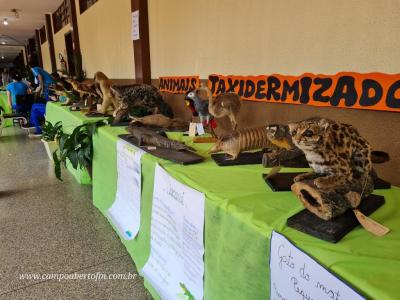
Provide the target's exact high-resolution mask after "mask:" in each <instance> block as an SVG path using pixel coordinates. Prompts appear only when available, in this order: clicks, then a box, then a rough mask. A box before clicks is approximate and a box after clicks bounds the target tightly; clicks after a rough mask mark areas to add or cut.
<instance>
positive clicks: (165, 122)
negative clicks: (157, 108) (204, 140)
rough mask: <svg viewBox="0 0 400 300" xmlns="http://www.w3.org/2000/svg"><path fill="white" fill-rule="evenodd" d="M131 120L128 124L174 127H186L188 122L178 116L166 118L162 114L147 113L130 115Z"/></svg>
mask: <svg viewBox="0 0 400 300" xmlns="http://www.w3.org/2000/svg"><path fill="white" fill-rule="evenodd" d="M131 119H132V121H131V122H130V124H142V125H145V126H154V127H162V128H175V129H187V128H188V127H189V122H187V121H185V120H182V119H179V118H174V119H171V118H168V117H166V116H164V115H162V114H156V115H149V116H145V117H142V118H138V117H131Z"/></svg>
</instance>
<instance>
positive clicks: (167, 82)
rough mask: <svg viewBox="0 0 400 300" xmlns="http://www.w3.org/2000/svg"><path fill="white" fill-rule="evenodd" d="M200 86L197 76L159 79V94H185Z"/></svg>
mask: <svg viewBox="0 0 400 300" xmlns="http://www.w3.org/2000/svg"><path fill="white" fill-rule="evenodd" d="M199 85H200V79H199V76H174V77H160V86H159V90H160V92H167V93H172V94H185V93H187V92H189V91H192V90H195V89H197V88H198V87H199Z"/></svg>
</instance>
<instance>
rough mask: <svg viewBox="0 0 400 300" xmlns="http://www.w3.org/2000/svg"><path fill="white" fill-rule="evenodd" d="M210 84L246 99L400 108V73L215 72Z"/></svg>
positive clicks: (363, 107)
mask: <svg viewBox="0 0 400 300" xmlns="http://www.w3.org/2000/svg"><path fill="white" fill-rule="evenodd" d="M208 86H209V88H210V89H211V91H212V92H213V95H218V94H220V93H224V92H235V93H237V94H238V95H239V96H241V98H242V99H243V100H251V101H260V102H271V103H288V104H305V105H313V106H321V107H340V108H356V109H368V110H381V111H394V112H400V74H393V75H389V74H382V73H366V74H360V73H350V72H342V73H338V74H336V75H319V74H318V75H315V74H311V73H305V74H303V75H300V76H284V75H277V74H273V75H259V76H223V75H217V74H213V75H210V76H209V77H208Z"/></svg>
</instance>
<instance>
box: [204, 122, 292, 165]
mask: <svg viewBox="0 0 400 300" xmlns="http://www.w3.org/2000/svg"><path fill="white" fill-rule="evenodd" d="M281 126H284V125H271V126H262V127H256V128H245V129H240V130H237V131H235V132H233V133H232V134H230V135H228V136H225V137H222V138H220V139H219V140H218V141H217V142H216V143H215V144H214V146H213V147H212V148H211V149H210V150H209V151H208V153H217V152H225V153H227V154H229V155H231V158H229V160H234V159H236V158H237V157H238V155H239V153H240V152H243V151H246V150H255V149H260V148H284V149H292V148H291V147H292V145H291V142H290V140H291V137H290V135H288V134H287V133H288V130H287V129H286V130H285V129H281V128H280V127H281ZM285 140H287V141H285Z"/></svg>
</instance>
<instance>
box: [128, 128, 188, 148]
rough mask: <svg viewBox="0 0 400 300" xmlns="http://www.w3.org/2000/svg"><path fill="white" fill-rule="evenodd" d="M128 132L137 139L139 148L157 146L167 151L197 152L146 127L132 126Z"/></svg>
mask: <svg viewBox="0 0 400 300" xmlns="http://www.w3.org/2000/svg"><path fill="white" fill-rule="evenodd" d="M127 130H128V131H129V133H130V134H131V136H133V137H134V138H136V139H137V141H138V143H139V146H155V147H159V148H165V149H173V150H177V151H183V150H190V151H195V150H194V149H193V148H191V147H189V146H186V145H185V144H183V143H180V142H178V141H174V140H170V139H168V138H166V137H163V136H161V135H159V134H158V133H156V132H154V131H153V130H151V129H148V128H145V127H138V126H132V125H130V126H129V127H128V128H127Z"/></svg>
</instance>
